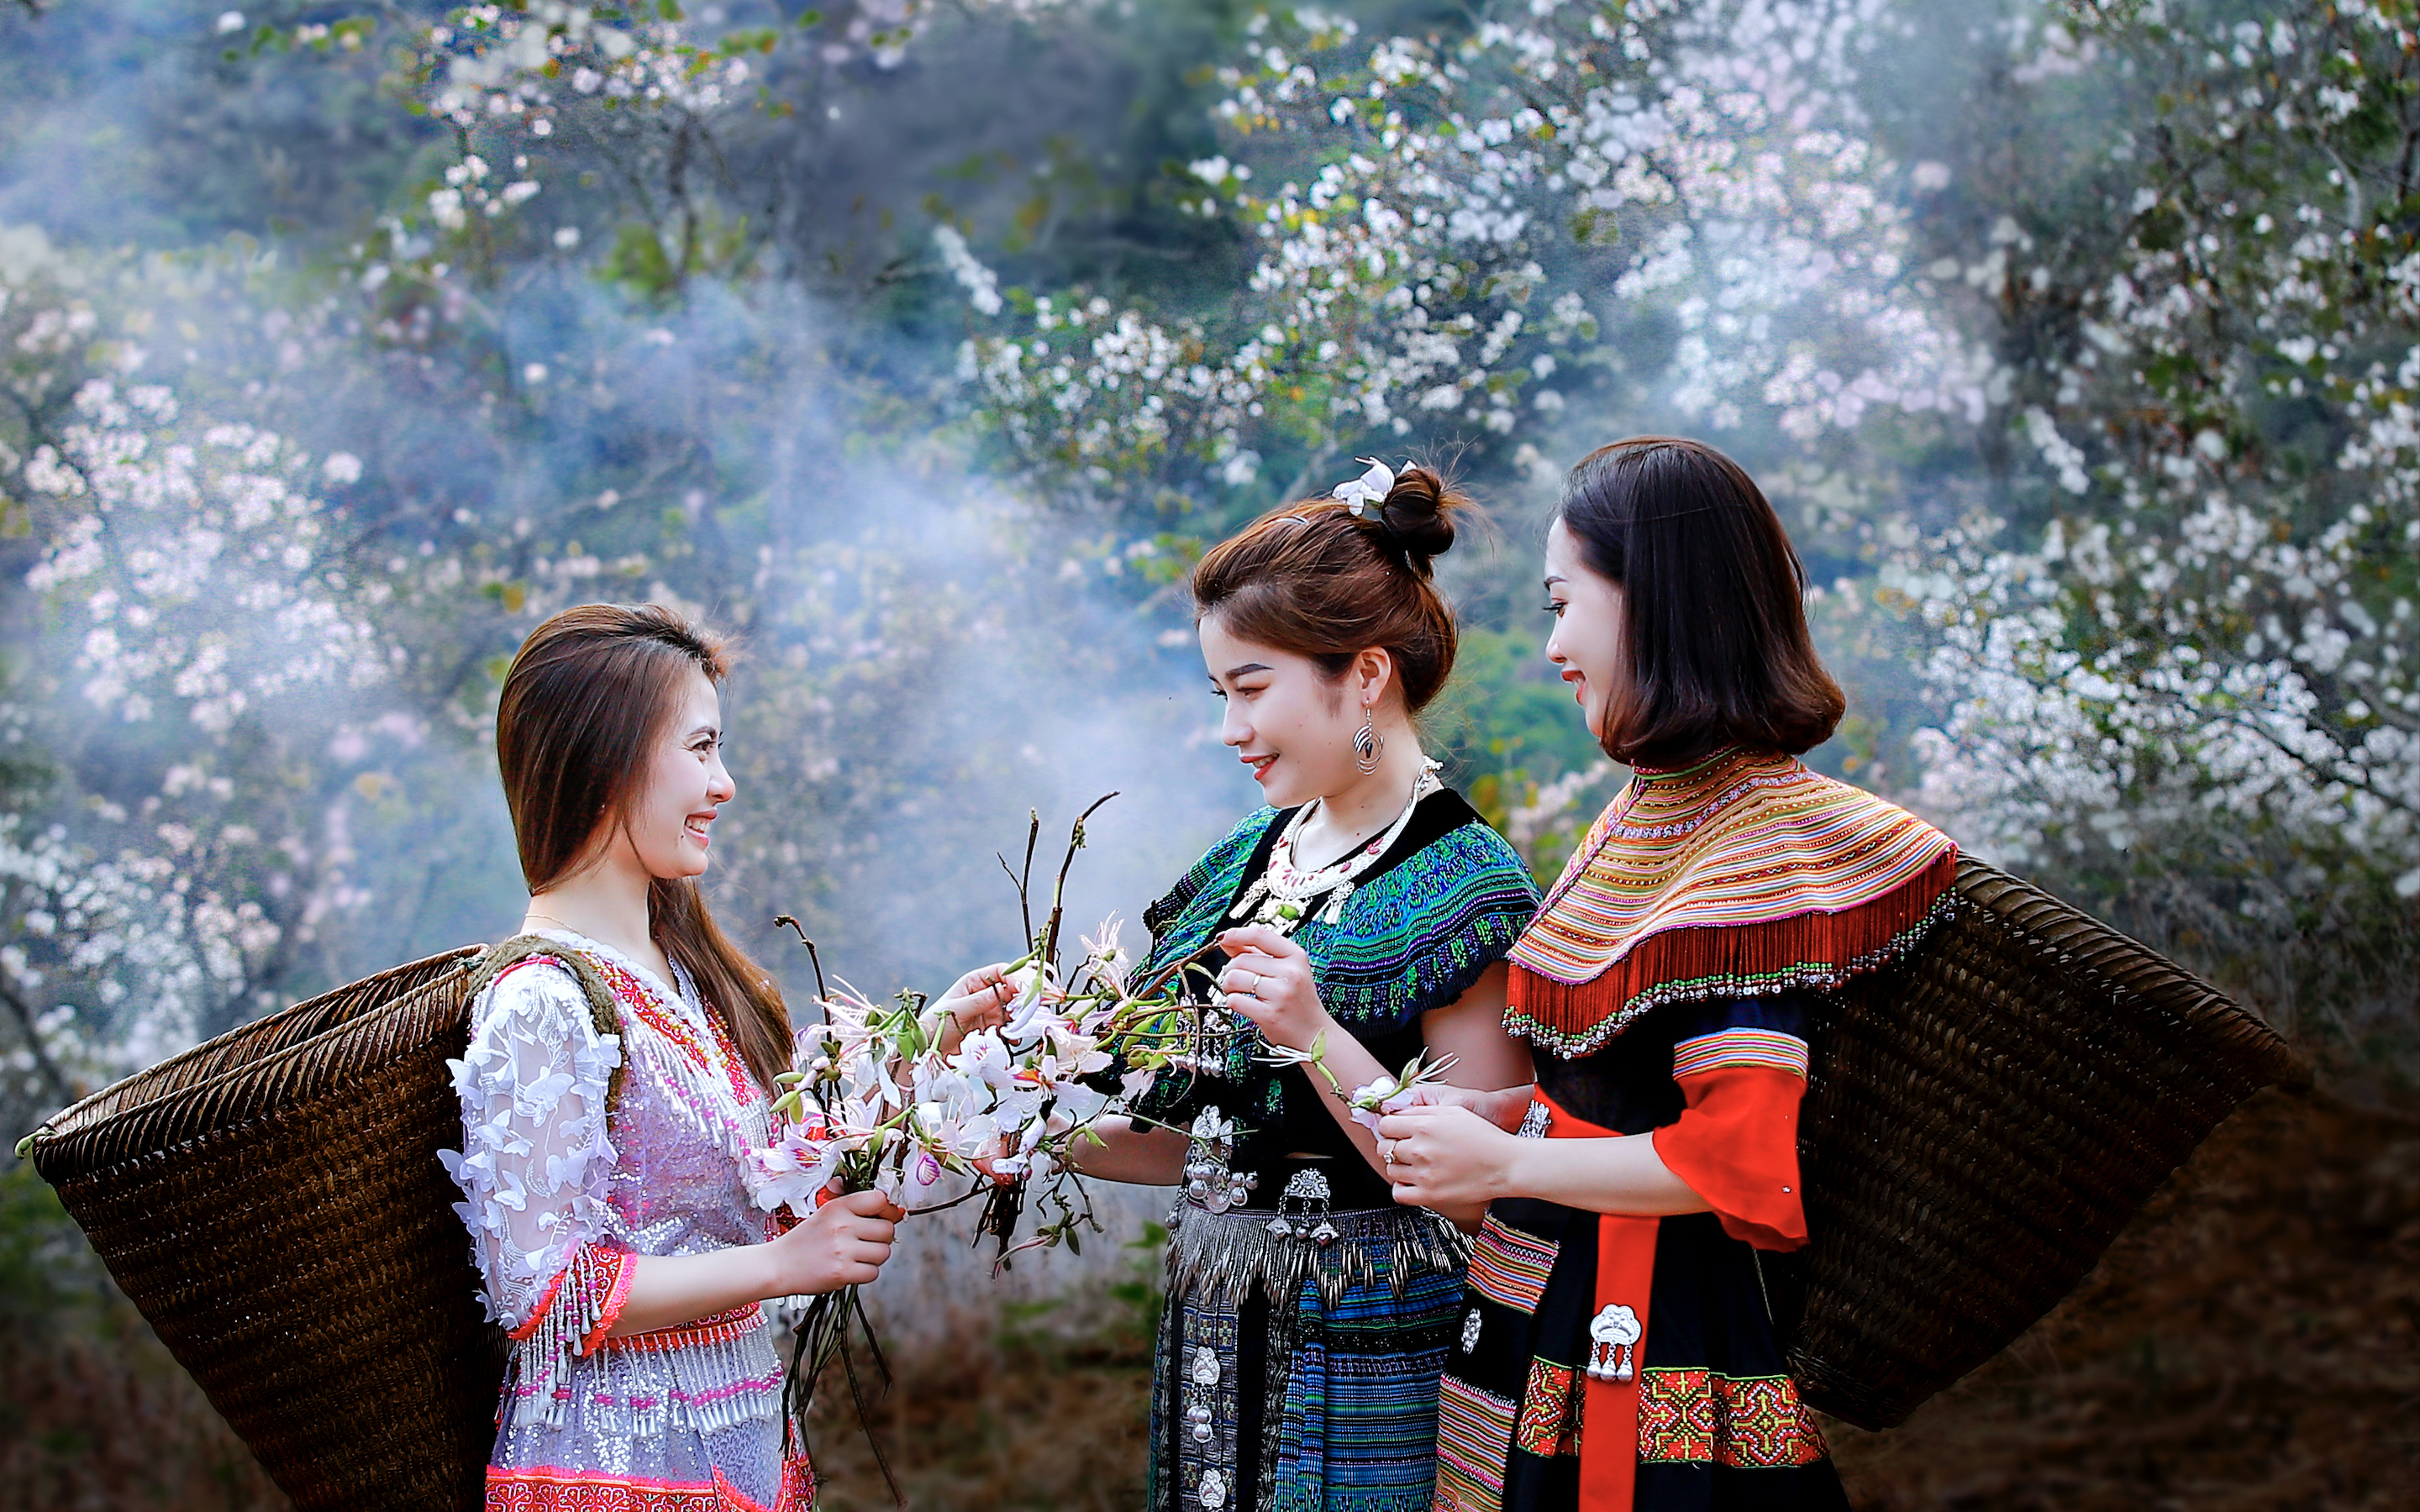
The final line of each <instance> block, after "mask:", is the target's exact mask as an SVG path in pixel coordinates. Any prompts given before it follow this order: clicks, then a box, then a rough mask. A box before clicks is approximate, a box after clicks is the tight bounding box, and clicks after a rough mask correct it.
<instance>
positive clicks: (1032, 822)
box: [1016, 809, 1042, 950]
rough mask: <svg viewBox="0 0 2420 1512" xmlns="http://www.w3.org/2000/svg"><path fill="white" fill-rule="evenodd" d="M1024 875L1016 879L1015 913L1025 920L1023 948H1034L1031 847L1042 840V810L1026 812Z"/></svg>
mask: <svg viewBox="0 0 2420 1512" xmlns="http://www.w3.org/2000/svg"><path fill="white" fill-rule="evenodd" d="M1026 815H1027V818H1028V820H1029V823H1028V824H1027V825H1026V826H1025V874H1024V875H1023V876H1021V877H1018V878H1017V879H1016V911H1017V912H1018V913H1019V914H1021V915H1023V916H1024V918H1025V948H1026V949H1029V950H1030V949H1033V948H1034V939H1033V847H1034V846H1035V845H1036V844H1038V843H1040V842H1041V840H1042V810H1039V809H1029V810H1026Z"/></svg>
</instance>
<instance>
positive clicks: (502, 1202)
mask: <svg viewBox="0 0 2420 1512" xmlns="http://www.w3.org/2000/svg"><path fill="white" fill-rule="evenodd" d="M728 670H729V665H728V660H727V656H726V653H725V650H724V647H723V643H722V642H721V640H718V639H717V638H715V637H714V636H711V635H709V634H706V633H705V632H703V631H701V630H699V629H697V628H695V627H693V626H692V625H690V624H689V623H688V622H687V621H685V620H684V619H682V618H681V617H680V616H679V615H677V614H675V613H674V612H672V611H671V610H669V609H661V608H658V607H656V606H653V605H640V606H623V605H612V604H591V605H585V606H582V607H581V608H578V609H566V611H564V612H563V613H561V614H558V615H556V616H554V617H553V618H552V619H551V620H549V621H547V622H546V623H545V624H544V625H539V626H538V628H537V629H536V630H535V631H534V632H532V634H531V635H530V637H529V639H528V640H526V641H524V642H523V643H522V645H521V648H520V654H519V655H518V656H515V657H514V658H513V663H512V667H511V669H510V670H509V671H507V672H506V673H505V676H504V692H503V698H502V702H501V703H500V705H499V707H498V710H497V716H496V757H497V763H498V765H499V766H500V767H501V768H502V770H503V775H504V796H505V800H506V803H507V805H508V807H509V808H510V810H511V811H512V820H513V833H514V837H515V839H516V841H518V843H519V846H520V863H521V872H522V875H523V877H524V878H525V879H526V881H527V882H528V885H529V893H530V902H529V912H528V916H527V917H526V918H524V919H523V921H522V926H521V929H522V935H523V936H524V937H523V938H520V939H517V940H516V941H514V942H511V943H510V944H508V945H507V946H505V947H504V948H502V949H501V951H500V953H499V954H498V955H496V956H494V957H492V958H491V964H492V963H496V962H509V963H511V964H508V965H505V966H504V969H502V970H500V971H498V972H497V974H496V975H494V976H493V977H492V979H491V980H489V983H488V985H487V986H486V987H485V988H483V989H482V990H481V991H480V993H479V994H478V995H477V997H476V998H475V999H474V1000H473V1007H472V1030H471V1043H470V1048H469V1050H468V1051H467V1052H466V1053H465V1054H464V1056H463V1057H462V1059H461V1060H460V1061H458V1062H457V1063H456V1064H455V1086H456V1088H457V1090H458V1092H459V1094H460V1096H461V1100H462V1127H463V1136H464V1137H463V1147H462V1148H463V1153H462V1154H460V1155H459V1156H449V1157H448V1165H449V1167H450V1168H451V1170H452V1171H453V1173H454V1177H455V1180H456V1181H457V1182H458V1184H459V1185H460V1186H461V1188H462V1193H463V1196H464V1199H465V1200H464V1201H463V1202H461V1203H460V1204H459V1205H458V1208H457V1211H458V1212H460V1213H461V1215H462V1220H463V1222H464V1224H465V1225H467V1226H468V1227H469V1229H470V1232H471V1239H472V1247H473V1257H474V1258H475V1260H476V1262H477V1264H478V1268H479V1274H480V1277H481V1280H482V1282H483V1288H482V1295H483V1300H484V1302H485V1303H486V1304H487V1308H488V1312H489V1316H490V1317H491V1318H493V1319H495V1320H496V1321H497V1322H499V1323H501V1324H502V1325H503V1326H504V1329H505V1330H506V1331H507V1332H508V1334H509V1335H510V1336H511V1339H512V1354H511V1359H510V1364H509V1365H508V1367H507V1370H506V1375H505V1380H504V1390H503V1402H502V1407H501V1410H500V1412H499V1414H498V1420H497V1430H496V1444H495V1451H494V1454H493V1456H492V1457H491V1458H490V1461H489V1470H488V1479H487V1504H488V1505H489V1507H490V1508H504V1507H511V1508H515V1509H534V1512H542V1509H550V1508H561V1509H565V1512H570V1509H574V1508H577V1509H579V1512H613V1509H620V1508H632V1509H636V1508H647V1509H651V1512H652V1509H678V1508H683V1507H696V1508H701V1509H705V1508H713V1509H717V1512H726V1509H730V1508H735V1507H741V1508H766V1509H780V1512H799V1509H802V1508H804V1507H805V1506H806V1505H807V1504H809V1502H810V1501H811V1500H812V1497H813V1479H812V1475H811V1473H810V1472H809V1470H808V1467H807V1464H806V1460H805V1458H804V1457H803V1455H802V1454H799V1453H796V1452H793V1447H794V1446H792V1445H790V1444H789V1443H788V1441H787V1435H786V1431H785V1427H784V1425H783V1421H782V1383H783V1367H782V1363H781V1361H780V1359H779V1358H778V1357H777V1355H776V1352H775V1349H774V1343H773V1339H772V1336H771V1334H770V1332H769V1331H768V1328H767V1326H766V1320H765V1316H764V1314H763V1312H762V1311H761V1309H760V1308H759V1306H758V1304H759V1303H760V1302H762V1301H763V1300H765V1299H767V1298H772V1297H784V1296H792V1295H798V1294H804V1293H814V1292H823V1291H830V1290H833V1289H835V1288H841V1287H847V1286H857V1285H862V1284H864V1283H866V1282H870V1281H872V1280H873V1279H874V1277H875V1274H876V1272H877V1271H878V1270H879V1269H880V1267H881V1265H882V1263H883V1260H884V1258H885V1257H887V1256H888V1255H889V1253H890V1250H891V1244H892V1225H893V1224H894V1223H895V1222H896V1221H897V1220H898V1219H899V1218H900V1217H901V1216H902V1214H901V1212H900V1211H899V1210H898V1209H896V1208H894V1207H892V1205H891V1204H890V1203H889V1202H888V1201H887V1200H885V1199H884V1198H883V1197H881V1196H878V1195H876V1194H874V1193H859V1194H856V1195H854V1196H841V1197H835V1198H833V1199H831V1200H830V1201H828V1202H825V1203H824V1204H823V1205H822V1206H820V1207H819V1208H817V1209H816V1211H814V1213H813V1214H811V1215H809V1216H807V1217H805V1218H804V1220H803V1221H796V1220H794V1219H790V1218H786V1217H785V1218H783V1219H781V1220H775V1219H772V1218H768V1214H767V1213H766V1212H765V1211H762V1210H761V1209H760V1207H759V1206H758V1204H757V1203H756V1202H755V1201H754V1200H753V1199H752V1188H751V1181H750V1178H751V1174H752V1166H751V1165H750V1164H749V1161H748V1157H749V1155H750V1153H751V1152H752V1151H753V1150H756V1149H763V1148H765V1147H766V1146H767V1145H768V1143H769V1142H770V1137H771V1135H770V1130H769V1128H768V1109H769V1103H770V1099H769V1098H768V1088H771V1087H772V1086H773V1085H774V1078H775V1077H776V1076H778V1075H779V1074H780V1073H781V1072H783V1071H785V1070H787V1069H788V1068H789V1066H790V1063H791V1058H792V1039H791V1031H790V1024H789V1015H788V1012H787V1011H786V1009H785V1008H784V1007H783V1001H782V995H781V994H780V992H779V991H778V990H777V989H776V988H775V986H774V985H773V982H772V980H771V978H770V977H769V976H768V974H767V972H766V971H765V970H764V968H763V967H761V966H759V965H758V964H756V963H754V962H753V961H751V960H750V959H749V958H748V956H747V955H746V953H745V952H743V951H742V950H741V949H739V948H738V947H737V945H735V944H733V943H732V942H731V940H730V939H729V938H728V937H727V936H725V935H724V934H723V933H722V932H721V930H720V929H718V928H717V927H716V925H715V922H714V918H713V916H712V915H711V914H710V913H708V912H707V910H706V902H705V900H704V899H703V898H702V897H701V896H700V895H699V891H698V884H697V879H698V877H699V876H700V875H701V874H702V873H704V872H705V871H706V856H707V852H708V849H709V848H710V846H711V845H712V843H713V841H712V828H713V825H714V819H715V815H716V814H717V812H718V811H719V810H721V807H722V805H724V804H725V803H728V802H729V801H731V798H732V795H733V786H732V781H731V777H730V774H729V773H728V772H726V771H725V770H724V769H723V764H722V757H721V747H722V717H721V698H720V694H719V692H718V687H719V685H720V684H721V682H722V680H723V678H724V676H725V674H726V672H727V671H728ZM528 936H535V938H529V937H528ZM583 983H586V984H588V985H583ZM592 991H594V992H595V993H596V994H597V998H595V999H592V996H591V992H592ZM600 1011H610V1019H609V1021H610V1022H613V1023H614V1024H615V1025H616V1029H615V1032H613V1033H606V1032H602V1031H601V1030H600V1029H599V1027H598V1026H597V1017H598V1014H599V1012H600ZM793 1225H794V1226H793Z"/></svg>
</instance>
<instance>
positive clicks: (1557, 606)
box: [1546, 520, 1630, 744]
mask: <svg viewBox="0 0 2420 1512" xmlns="http://www.w3.org/2000/svg"><path fill="white" fill-rule="evenodd" d="M1546 609H1547V611H1548V612H1549V613H1551V614H1553V615H1554V616H1555V633H1554V634H1553V635H1551V636H1548V637H1547V638H1546V659H1547V660H1548V661H1551V662H1553V663H1554V664H1555V665H1556V666H1558V667H1559V668H1561V669H1562V672H1563V681H1564V682H1566V683H1569V684H1571V685H1572V686H1573V689H1574V692H1575V694H1576V696H1577V697H1578V699H1579V705H1580V716H1581V717H1582V718H1584V719H1586V720H1587V721H1588V729H1589V733H1590V734H1591V735H1594V736H1595V737H1596V738H1597V740H1598V742H1599V743H1600V744H1601V743H1603V741H1604V740H1605V735H1606V724H1607V721H1608V718H1609V717H1610V715H1611V712H1612V710H1613V709H1614V708H1615V706H1616V705H1617V703H1618V702H1619V700H1620V699H1621V697H1622V694H1623V690H1624V689H1625V688H1627V687H1628V686H1629V683H1630V658H1629V653H1628V649H1627V648H1626V646H1625V645H1624V644H1623V631H1622V623H1623V619H1622V610H1623V606H1622V595H1621V584H1620V583H1618V582H1615V581H1614V580H1613V579H1610V578H1607V577H1606V576H1605V575H1604V574H1603V573H1600V572H1598V571H1597V570H1596V569H1595V568H1593V567H1591V566H1590V565H1589V564H1588V563H1587V562H1586V561H1585V560H1583V559H1582V557H1581V554H1580V543H1579V540H1578V538H1577V537H1575V536H1574V535H1573V534H1572V532H1570V530H1568V529H1567V528H1565V526H1564V524H1563V522H1562V521H1561V520H1557V521H1555V523H1554V526H1553V528H1552V529H1550V530H1548V531H1547V532H1546Z"/></svg>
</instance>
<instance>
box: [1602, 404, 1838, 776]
mask: <svg viewBox="0 0 2420 1512" xmlns="http://www.w3.org/2000/svg"><path fill="white" fill-rule="evenodd" d="M1558 516H1559V518H1560V519H1561V520H1562V522H1563V528H1564V529H1566V530H1568V531H1570V532H1572V537H1573V539H1574V540H1575V542H1576V543H1577V544H1578V546H1579V549H1580V555H1581V557H1582V559H1583V560H1584V561H1585V562H1586V563H1587V564H1588V566H1589V567H1590V569H1591V570H1592V571H1595V572H1597V573H1600V574H1602V575H1603V576H1605V577H1606V578H1610V579H1613V580H1614V581H1615V582H1617V583H1620V584H1621V589H1622V603H1623V606H1624V608H1623V613H1622V641H1623V646H1624V650H1625V653H1626V655H1627V657H1628V660H1629V663H1630V665H1629V668H1628V669H1627V670H1628V672H1629V676H1630V686H1629V687H1627V688H1625V689H1621V691H1620V693H1619V695H1618V696H1617V698H1616V700H1615V701H1614V702H1613V705H1612V706H1611V708H1610V710H1609V712H1608V713H1607V715H1606V731H1605V748H1606V754H1608V755H1610V756H1612V757H1613V758H1614V759H1615V760H1616V761H1621V762H1646V763H1648V764H1652V765H1664V766H1668V765H1677V764H1683V763H1686V762H1689V761H1693V760H1695V759H1697V758H1698V757H1699V756H1702V755H1704V754H1706V753H1707V752H1708V751H1710V750H1713V749H1714V748H1717V747H1721V746H1725V745H1741V746H1752V747H1761V748H1768V749H1779V750H1783V751H1787V752H1789V753H1790V754H1792V755H1796V754H1798V753H1799V752H1801V751H1806V750H1811V749H1812V748H1815V747H1817V746H1820V745H1822V744H1823V742H1824V741H1826V740H1829V739H1830V738H1831V736H1832V731H1833V729H1834V728H1835V727H1837V726H1838V724H1839V722H1840V715H1841V712H1842V711H1843V710H1844V709H1845V708H1846V707H1847V701H1846V700H1844V699H1843V698H1842V697H1841V696H1840V685H1839V684H1838V683H1836V682H1834V681H1833V680H1832V674H1831V673H1830V672H1828V671H1824V670H1823V658H1822V657H1820V656H1817V655H1816V654H1815V643H1814V640H1813V639H1812V638H1811V637H1809V636H1808V634H1807V605H1806V593H1807V569H1806V567H1805V565H1804V564H1803V563H1800V561H1799V560H1798V553H1797V551H1796V550H1795V549H1794V548H1792V546H1791V544H1790V535H1789V532H1786V531H1784V530H1783V529H1782V528H1781V519H1780V517H1778V516H1776V514H1774V512H1773V505H1772V504H1770V503H1768V502H1766V501H1765V497H1764V494H1763V492H1762V491H1761V489H1759V488H1758V487H1757V486H1756V483H1755V481H1754V480H1753V479H1751V478H1749V477H1748V475H1747V473H1746V472H1745V471H1743V470H1742V469H1741V467H1740V465H1739V464H1738V463H1736V462H1734V461H1732V460H1731V459H1730V457H1728V456H1725V455H1723V454H1722V453H1720V452H1717V451H1715V450H1714V448H1713V447H1711V446H1708V445H1706V444H1704V443H1703V442H1701V441H1690V440H1675V439H1673V438H1671V437H1668V436H1639V437H1634V438H1632V439H1631V440H1626V441H1616V442H1614V443H1613V444H1612V445H1610V446H1601V447H1599V448H1597V449H1596V450H1595V451H1593V452H1590V454H1589V455H1587V456H1585V457H1583V458H1581V459H1580V463H1579V465H1578V466H1577V467H1575V468H1574V469H1572V471H1571V476H1570V477H1569V478H1568V479H1566V480H1565V481H1564V484H1563V501H1562V505H1561V507H1560V509H1559V511H1558Z"/></svg>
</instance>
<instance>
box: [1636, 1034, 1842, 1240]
mask: <svg viewBox="0 0 2420 1512" xmlns="http://www.w3.org/2000/svg"><path fill="white" fill-rule="evenodd" d="M1679 1080H1680V1083H1681V1091H1682V1093H1683V1095H1684V1096H1685V1097H1687V1098H1688V1100H1689V1106H1688V1110H1687V1111H1686V1112H1684V1113H1683V1114H1682V1115H1681V1117H1680V1119H1678V1120H1677V1121H1675V1122H1672V1123H1669V1124H1667V1125H1665V1126H1664V1127H1663V1128H1661V1129H1658V1130H1656V1131H1655V1134H1654V1138H1655V1153H1656V1156H1657V1157H1658V1158H1659V1159H1661V1160H1662V1161H1663V1162H1664V1165H1665V1166H1666V1167H1667V1168H1668V1169H1669V1170H1670V1171H1671V1173H1672V1174H1673V1175H1675V1176H1677V1177H1679V1178H1680V1179H1681V1180H1683V1181H1686V1182H1688V1183H1689V1190H1690V1191H1692V1192H1695V1193H1696V1194H1698V1196H1701V1197H1703V1198H1705V1199H1706V1204H1707V1206H1709V1207H1711V1208H1712V1209H1714V1216H1715V1217H1716V1218H1718V1219H1720V1220H1721V1222H1722V1226H1723V1232H1724V1233H1726V1234H1729V1235H1730V1236H1731V1237H1732V1238H1733V1239H1736V1240H1739V1241H1740V1242H1743V1243H1747V1244H1753V1245H1755V1246H1756V1247H1757V1248H1758V1249H1769V1250H1794V1249H1803V1248H1805V1247H1806V1244H1807V1210H1806V1208H1805V1206H1804V1204H1803V1203H1802V1201H1801V1198H1800V1193H1799V1187H1798V1103H1799V1100H1800V1099H1801V1098H1803V1097H1804V1096H1805V1095H1806V1092H1807V1078H1806V1077H1804V1076H1800V1075H1797V1074H1795V1073H1793V1072H1786V1071H1779V1070H1776V1069H1775V1068H1773V1067H1770V1066H1721V1067H1717V1068H1715V1069H1714V1070H1713V1071H1706V1072H1698V1073H1697V1074H1695V1075H1690V1076H1683V1077H1681V1078H1680V1079H1679Z"/></svg>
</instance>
